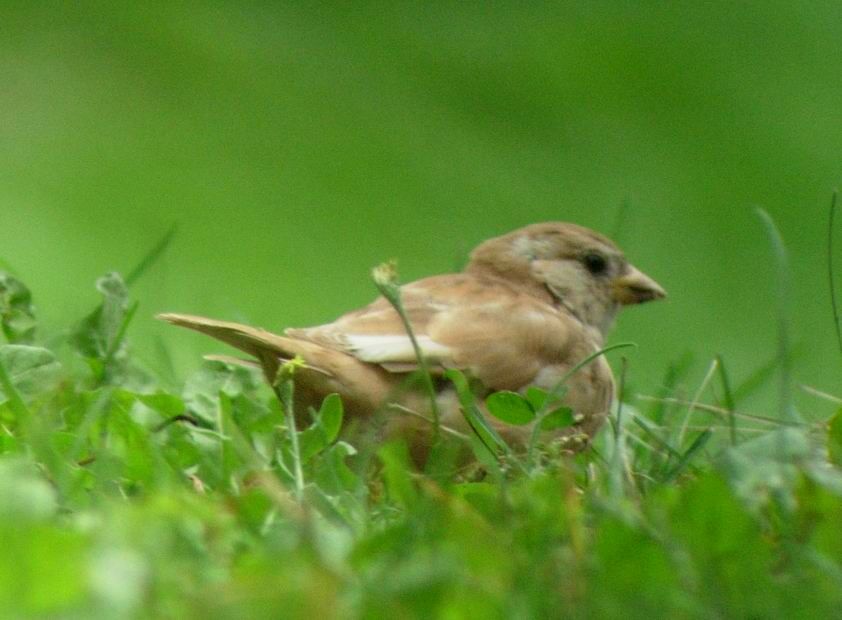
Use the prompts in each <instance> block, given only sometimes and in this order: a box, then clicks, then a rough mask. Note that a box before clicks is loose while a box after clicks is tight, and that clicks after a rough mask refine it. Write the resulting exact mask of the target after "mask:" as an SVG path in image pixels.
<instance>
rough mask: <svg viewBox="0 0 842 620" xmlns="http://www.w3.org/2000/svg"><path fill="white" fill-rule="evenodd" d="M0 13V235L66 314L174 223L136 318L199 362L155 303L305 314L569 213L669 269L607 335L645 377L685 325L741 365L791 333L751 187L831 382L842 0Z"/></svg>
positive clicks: (47, 304)
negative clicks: (381, 274)
mask: <svg viewBox="0 0 842 620" xmlns="http://www.w3.org/2000/svg"><path fill="white" fill-rule="evenodd" d="M0 23H2V24H3V27H2V31H3V36H2V37H0V217H2V220H0V221H2V223H3V225H2V228H0V257H2V259H4V260H5V261H7V262H8V263H9V264H11V265H12V266H13V267H14V269H15V271H16V272H17V273H18V274H19V275H20V276H21V277H22V278H23V279H24V280H25V281H26V282H28V284H29V285H30V287H31V288H32V289H33V291H34V293H35V295H36V301H37V303H38V305H39V308H40V311H41V314H42V316H43V317H44V318H45V319H46V320H47V322H48V324H49V325H52V326H54V327H55V328H58V327H63V326H65V325H67V323H68V321H70V320H72V319H75V318H76V317H79V316H81V315H82V314H83V313H84V312H85V311H86V310H87V309H89V308H90V307H91V305H92V304H93V303H94V302H95V301H96V299H97V296H96V292H95V291H94V289H93V281H94V279H95V278H96V277H97V276H99V275H100V274H102V273H104V272H105V271H107V270H111V269H117V270H123V271H125V270H127V269H128V268H130V267H131V266H132V265H133V264H134V263H135V262H136V261H137V260H138V259H139V258H140V256H142V255H143V253H144V252H146V251H147V250H148V248H149V247H150V246H152V245H153V244H154V242H155V241H156V240H157V239H158V238H160V237H161V236H162V235H163V234H164V233H165V232H166V231H167V229H168V228H169V227H170V226H171V225H172V224H173V223H177V224H178V225H179V232H178V236H177V238H176V240H175V243H174V245H173V246H172V247H171V248H170V251H169V252H168V254H167V256H166V258H165V260H164V261H163V262H162V263H160V264H159V265H157V266H156V267H155V269H154V270H153V271H152V272H150V273H149V274H148V275H147V276H146V277H145V278H144V280H143V281H142V282H140V283H139V284H138V285H137V286H136V288H135V291H134V295H135V297H136V298H138V299H140V300H141V307H140V312H139V315H138V319H137V322H136V324H135V325H134V326H133V332H132V335H131V337H132V339H133V342H134V343H135V346H136V347H137V348H138V349H139V350H140V353H141V354H142V355H143V356H145V357H146V358H147V359H149V361H150V364H152V365H154V364H155V350H156V346H155V343H156V342H157V341H159V340H163V341H165V342H166V343H167V345H168V346H169V347H170V348H171V349H172V351H173V354H174V356H175V361H176V366H177V368H179V369H180V370H182V371H185V370H187V369H189V368H192V367H194V366H195V365H196V364H197V363H198V361H197V359H196V357H197V356H198V355H199V354H200V353H201V352H206V351H211V350H215V349H217V347H215V346H214V345H213V344H212V343H210V342H209V341H206V340H204V339H203V338H201V337H200V336H197V335H192V334H187V333H185V334H182V333H180V332H178V331H177V330H175V329H172V328H169V327H167V326H164V325H158V324H156V323H155V322H154V321H153V320H152V318H151V316H152V314H153V313H155V312H158V311H162V310H174V311H185V312H193V313H198V314H206V315H210V316H214V317H219V318H229V319H235V320H244V321H249V322H253V323H257V324H261V325H263V326H265V327H267V328H275V329H280V328H282V327H284V326H287V325H307V324H316V323H320V322H324V321H328V320H330V319H332V318H334V317H335V316H337V315H338V314H340V313H341V312H343V311H345V310H348V309H351V308H354V307H356V306H358V305H360V304H363V303H366V302H367V301H369V300H370V299H371V298H372V297H373V296H374V288H373V286H372V284H371V283H370V281H369V275H368V273H369V269H370V267H372V266H373V265H375V264H377V263H379V262H381V261H382V260H384V259H388V258H392V257H397V258H398V259H399V261H400V267H401V273H402V277H403V279H404V280H409V279H414V278H417V277H420V276H423V275H428V274H432V273H438V272H445V271H450V270H453V269H455V268H458V266H460V265H461V264H462V261H463V260H464V257H465V256H466V254H467V252H468V251H469V250H470V248H471V247H473V246H474V245H475V244H476V243H478V242H479V241H480V240H482V239H484V238H487V237H489V236H492V235H495V234H499V233H503V232H506V231H508V230H510V229H512V228H515V227H518V226H521V225H524V224H528V223H532V222H536V221H541V220H571V221H575V222H578V223H581V224H584V225H587V226H591V227H594V228H597V229H599V230H601V231H603V232H605V233H606V234H609V235H611V236H614V237H615V238H616V240H617V241H618V242H619V243H620V244H621V245H622V246H623V247H624V249H625V250H626V252H627V254H628V255H629V257H630V258H631V259H632V260H633V261H634V262H635V263H636V264H638V266H640V267H641V268H642V269H643V270H645V271H647V272H648V273H650V274H651V275H652V276H654V277H655V278H656V279H658V280H659V281H661V283H662V284H663V285H664V286H665V287H666V288H667V289H668V290H669V292H670V299H669V301H668V302H667V303H660V304H654V305H651V306H646V307H644V308H635V309H633V310H632V311H630V312H628V313H626V314H625V315H624V316H623V317H622V318H621V320H620V322H619V325H618V329H617V332H615V335H614V336H613V338H612V340H613V341H614V342H619V341H621V340H626V339H631V340H635V341H637V342H639V343H640V344H641V345H642V346H641V347H640V349H639V350H638V351H636V352H635V353H633V354H632V356H633V357H632V364H631V373H632V379H633V381H634V383H635V385H636V386H637V387H638V388H639V389H640V390H642V391H647V392H652V391H654V390H655V389H656V387H657V385H658V381H659V379H660V377H661V376H662V375H663V373H664V371H665V369H666V368H667V366H668V364H669V363H670V362H671V361H673V360H675V359H677V358H679V357H680V356H681V355H682V354H684V353H685V352H688V351H689V352H693V353H694V354H695V356H696V359H697V361H698V364H697V369H696V375H697V376H698V377H699V378H700V376H701V374H702V373H703V370H704V365H705V362H706V360H708V359H710V357H711V356H713V355H714V354H715V353H717V352H721V353H722V354H723V355H724V356H725V359H726V361H727V362H729V364H730V366H731V369H732V372H733V374H734V375H735V377H736V379H737V380H739V378H741V377H745V376H746V375H748V374H749V373H750V372H751V370H752V369H754V368H756V367H758V366H760V365H761V364H762V363H764V362H765V361H766V360H768V359H769V358H770V357H771V356H772V355H773V354H774V351H775V346H776V344H775V337H774V334H775V303H776V301H775V289H774V279H775V278H774V271H773V266H772V259H771V252H770V250H769V245H768V241H767V239H766V237H765V235H764V233H763V230H762V227H761V225H760V222H759V220H758V219H757V218H756V216H755V215H754V213H753V211H752V209H753V207H754V206H755V205H762V206H763V207H765V208H766V209H768V211H769V212H770V213H771V214H772V215H773V217H774V218H775V219H776V221H777V222H778V224H779V226H780V228H781V231H782V233H783V235H784V237H785V239H786V241H787V244H788V247H789V250H790V253H791V257H792V263H793V282H794V290H793V291H792V299H791V306H792V309H793V324H792V329H793V338H794V340H795V341H796V342H800V343H802V350H803V352H804V353H803V355H802V357H801V358H800V359H799V362H798V363H797V365H796V368H797V372H798V379H799V380H800V381H803V382H805V383H809V384H811V385H814V386H816V387H818V388H820V389H823V390H828V391H831V392H835V393H839V392H842V390H840V386H839V381H838V377H839V373H840V371H842V358H841V357H840V355H839V353H838V352H837V348H836V344H835V341H834V337H833V321H832V318H831V310H830V304H829V301H828V291H827V288H828V287H827V273H826V269H825V251H826V241H825V238H826V222H827V210H828V206H829V202H830V196H831V191H832V189H833V187H834V186H835V185H836V184H838V183H839V181H840V179H842V159H841V158H840V156H842V148H840V145H842V73H840V66H842V63H841V62H840V61H842V4H840V3H834V2H826V3H822V2H810V3H806V2H796V3H784V2H772V3H769V2H766V3H760V2H758V3H725V2H722V3H642V2H620V1H616V2H599V3H583V2H580V3H552V4H543V3H514V2H512V3H493V4H491V3H488V4H479V3H405V4H404V3H382V4H381V3H353V4H350V3H349V4H345V3H343V4H342V5H340V4H339V3H337V4H336V5H335V6H329V5H328V6H321V7H315V6H309V7H304V6H297V5H293V4H292V3H257V2H255V3H245V2H238V3H234V2H231V3H222V2H219V3H211V2H204V3H195V4H191V3H178V4H177V5H176V3H159V4H155V5H154V6H151V5H150V6H143V5H142V3H138V4H136V5H134V4H131V5H130V4H129V3H106V2H101V3H97V2H85V3H18V2H3V3H2V5H0ZM623 204H627V208H626V209H624V210H623V209H621V206H622V205H623ZM840 243H842V233H840ZM773 387H774V386H772V385H770V386H768V387H767V390H768V392H769V393H772V392H773ZM802 404H803V406H804V407H805V408H811V407H815V406H818V405H817V403H816V402H815V401H813V400H810V398H809V397H804V400H803V403H802Z"/></svg>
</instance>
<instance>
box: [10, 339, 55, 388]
mask: <svg viewBox="0 0 842 620" xmlns="http://www.w3.org/2000/svg"><path fill="white" fill-rule="evenodd" d="M0 362H2V363H3V367H4V368H5V369H6V372H7V373H8V375H9V379H10V381H11V383H12V385H14V387H15V388H16V389H17V390H18V391H19V392H20V393H21V394H22V395H25V396H26V395H34V394H38V393H44V392H45V391H47V390H49V389H50V388H51V387H52V385H53V384H54V383H55V382H56V381H57V380H58V378H59V374H60V372H61V365H60V364H59V363H58V361H57V360H56V356H55V355H53V353H52V352H51V351H48V350H47V349H43V348H41V347H31V346H28V345H24V344H7V345H3V346H1V347H0ZM0 393H2V390H0ZM6 397H7V398H8V397H9V395H8V394H6Z"/></svg>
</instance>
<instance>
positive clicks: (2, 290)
mask: <svg viewBox="0 0 842 620" xmlns="http://www.w3.org/2000/svg"><path fill="white" fill-rule="evenodd" d="M0 327H2V329H3V334H4V335H5V336H6V339H7V340H8V341H9V342H10V343H21V344H26V343H30V342H32V340H33V338H34V337H35V308H34V307H33V306H32V294H31V293H30V292H29V289H28V288H27V287H26V285H25V284H24V283H23V282H21V281H20V280H18V279H17V278H15V277H14V276H11V275H9V274H8V273H6V272H5V271H0Z"/></svg>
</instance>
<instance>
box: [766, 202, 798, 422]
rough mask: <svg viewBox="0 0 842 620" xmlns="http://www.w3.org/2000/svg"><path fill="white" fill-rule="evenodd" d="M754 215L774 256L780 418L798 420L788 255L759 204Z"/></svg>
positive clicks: (776, 231) (776, 229) (770, 219)
mask: <svg viewBox="0 0 842 620" xmlns="http://www.w3.org/2000/svg"><path fill="white" fill-rule="evenodd" d="M756 212H757V215H758V217H759V218H760V220H761V222H763V225H764V227H765V228H766V235H767V236H768V237H769V243H770V244H771V245H772V251H773V254H774V257H775V273H776V280H777V283H776V284H777V287H776V288H777V297H778V364H779V366H780V385H779V398H780V412H781V419H783V420H786V421H788V422H799V421H800V419H799V415H798V412H797V411H796V410H795V406H794V404H793V396H792V395H793V390H792V357H791V355H790V343H789V341H790V338H789V297H790V292H791V288H792V287H791V285H790V268H789V258H788V256H787V252H786V247H785V245H784V241H783V238H782V237H781V233H780V232H779V231H778V227H777V226H775V222H774V220H773V219H772V217H771V216H770V215H769V214H768V213H767V212H766V211H765V210H763V209H761V208H760V207H757V209H756Z"/></svg>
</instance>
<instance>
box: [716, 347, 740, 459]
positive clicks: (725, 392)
mask: <svg viewBox="0 0 842 620" xmlns="http://www.w3.org/2000/svg"><path fill="white" fill-rule="evenodd" d="M716 362H717V365H718V367H719V380H720V381H721V383H722V399H723V401H724V402H723V404H724V405H725V410H726V411H727V412H728V436H729V438H730V440H731V445H732V446H736V445H737V416H736V415H734V413H735V411H736V405H735V404H734V393H733V392H732V391H731V380H730V379H729V377H728V371H727V370H725V361H724V360H723V359H722V355H720V354H717V356H716Z"/></svg>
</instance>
